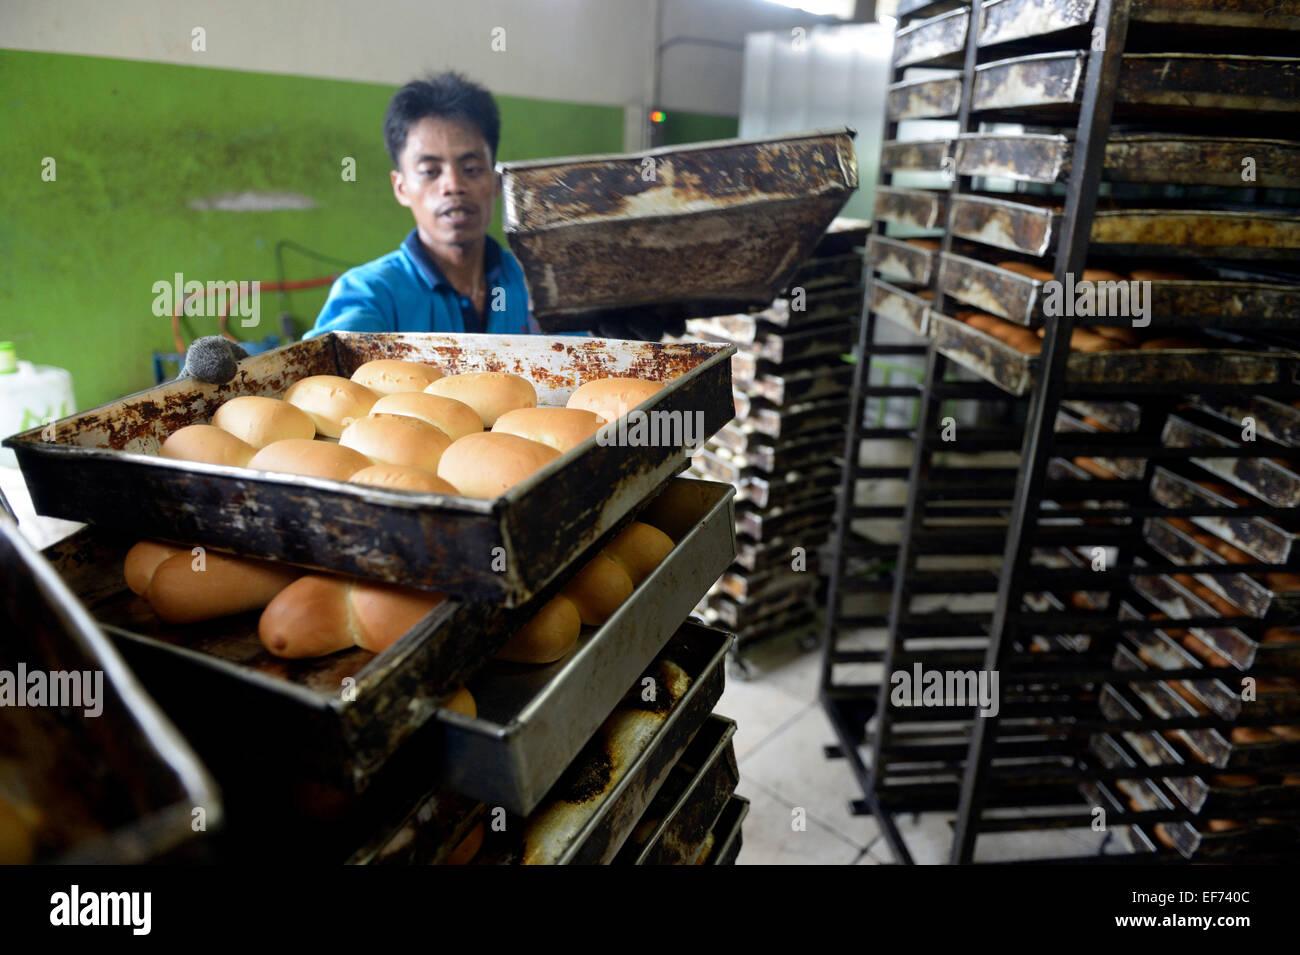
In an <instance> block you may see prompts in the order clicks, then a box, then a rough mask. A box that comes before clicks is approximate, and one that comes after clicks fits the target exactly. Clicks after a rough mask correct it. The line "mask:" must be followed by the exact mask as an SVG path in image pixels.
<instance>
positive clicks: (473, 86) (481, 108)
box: [384, 70, 501, 169]
mask: <svg viewBox="0 0 1300 955" xmlns="http://www.w3.org/2000/svg"><path fill="white" fill-rule="evenodd" d="M426 116H435V117H437V118H439V119H452V120H458V121H460V122H463V123H469V124H470V125H471V126H473V127H474V128H475V129H477V130H478V131H479V132H480V133H481V134H482V135H483V138H484V139H485V140H487V144H488V146H489V147H490V148H491V149H492V159H493V160H495V159H496V155H497V143H498V142H499V141H500V139H501V114H500V113H498V112H497V103H496V100H494V99H493V98H492V94H491V93H489V92H488V91H487V90H486V89H484V88H483V87H482V86H480V85H479V84H477V83H475V82H474V81H473V80H470V79H468V78H466V77H465V76H464V75H462V74H460V73H456V72H453V71H451V70H448V71H446V72H445V73H438V74H431V75H429V76H427V77H425V78H424V79H422V80H412V81H411V82H409V83H407V84H406V85H405V86H403V87H402V88H401V89H400V90H398V91H397V95H395V96H394V97H393V98H392V100H391V101H390V102H389V104H388V111H387V112H386V113H385V114H384V142H385V144H386V145H387V146H388V155H389V156H391V157H392V159H393V168H394V169H397V168H400V166H401V162H400V157H401V155H402V150H403V149H405V148H406V134H407V132H408V131H409V130H410V128H411V124H412V123H418V122H419V121H420V120H422V119H424V118H425V117H426Z"/></svg>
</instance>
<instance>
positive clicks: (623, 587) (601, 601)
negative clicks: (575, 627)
mask: <svg viewBox="0 0 1300 955" xmlns="http://www.w3.org/2000/svg"><path fill="white" fill-rule="evenodd" d="M560 593H561V594H562V595H563V596H565V597H567V598H568V599H569V600H571V601H572V602H573V605H574V606H575V607H577V608H578V616H579V618H580V619H581V620H582V622H583V623H585V624H586V625H587V626H589V627H599V626H600V625H601V624H603V623H604V622H605V621H606V620H608V619H609V618H610V617H611V616H613V614H614V611H615V610H617V609H618V608H619V606H620V605H621V604H622V603H623V601H624V600H627V598H628V597H630V596H632V578H631V577H629V576H628V575H627V571H625V570H624V569H623V568H622V567H621V566H619V564H617V563H616V562H615V561H614V560H613V559H612V558H610V557H607V556H605V554H597V555H596V558H595V559H594V560H593V561H591V563H589V564H587V566H586V567H584V568H582V570H580V571H578V573H577V576H575V577H574V578H573V579H572V580H570V581H569V582H568V583H567V584H565V586H564V589H563V590H562V591H560Z"/></svg>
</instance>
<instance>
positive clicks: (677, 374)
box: [5, 332, 735, 606]
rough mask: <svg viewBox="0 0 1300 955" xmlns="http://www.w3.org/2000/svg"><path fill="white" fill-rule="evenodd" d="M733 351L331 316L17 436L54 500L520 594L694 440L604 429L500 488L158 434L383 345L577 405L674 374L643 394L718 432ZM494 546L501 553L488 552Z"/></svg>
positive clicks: (429, 580)
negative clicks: (319, 473)
mask: <svg viewBox="0 0 1300 955" xmlns="http://www.w3.org/2000/svg"><path fill="white" fill-rule="evenodd" d="M733 351H734V348H733V347H732V346H729V345H710V344H706V343H699V342H694V343H686V344H673V345H664V344H659V343H650V342H622V341H618V342H615V341H608V340H605V339H581V338H575V337H559V338H547V337H541V336H531V335H519V336H496V335H438V334H428V335H425V334H374V335H372V334H357V333H340V332H331V333H328V334H326V335H322V336H320V337H318V338H314V339H311V340H308V341H303V342H297V343H295V344H292V345H288V346H286V347H284V348H280V349H276V350H275V351H271V352H264V353H262V354H260V355H255V356H253V357H252V358H248V359H245V360H244V361H242V362H241V363H240V370H239V373H238V374H237V375H236V377H235V379H234V380H233V381H231V382H230V383H229V384H226V385H209V384H204V383H202V382H198V381H196V380H195V379H193V378H186V379H181V380H178V381H172V382H167V383H166V384H163V385H160V386H158V387H157V388H153V389H150V390H148V391H144V392H140V393H139V394H137V395H133V396H131V397H128V398H123V399H120V400H118V401H115V402H112V403H110V404H107V405H104V406H102V407H100V408H96V409H94V410H92V411H86V412H82V413H81V414H77V415H73V416H72V417H69V418H64V419H62V420H60V421H57V422H55V423H54V425H53V426H52V436H53V440H52V441H46V440H44V438H45V436H49V435H50V434H51V427H50V426H45V427H43V428H36V429H33V430H31V431H27V432H24V433H22V434H19V435H15V436H14V437H12V438H9V439H7V440H6V442H5V444H6V445H7V446H10V447H12V448H13V449H14V451H15V452H16V453H17V456H18V461H19V464H20V465H21V467H22V469H23V476H24V478H25V479H26V481H27V486H28V489H29V490H30V491H31V495H32V501H33V504H34V506H35V508H36V511H37V512H38V513H40V514H46V515H50V516H56V517H64V518H68V519H72V520H81V521H88V522H90V523H92V524H99V525H102V526H104V527H109V528H115V529H119V530H123V531H127V532H129V533H131V534H133V535H135V537H136V538H137V539H138V538H140V537H151V538H153V537H156V538H160V539H165V540H173V541H178V542H181V543H185V544H202V545H205V546H211V547H215V548H218V549H223V548H224V549H227V550H232V551H235V552H238V553H244V554H249V555H255V556H259V557H265V558H270V559H273V560H284V561H288V562H290V563H295V564H301V565H303V566H306V567H313V568H320V569H324V570H332V571H338V572H342V573H349V574H357V575H359V576H362V577H374V578H379V579H382V580H387V581H392V582H394V583H400V584H405V585H409V586H413V587H423V588H426V589H437V590H445V591H447V592H450V593H458V594H471V595H476V596H485V597H489V596H490V597H493V598H495V599H497V600H499V601H501V602H503V603H505V604H506V605H507V606H517V605H519V604H521V603H524V602H525V601H527V600H528V599H529V598H530V597H531V596H532V595H533V594H535V593H537V591H539V590H540V589H541V588H542V587H543V586H545V585H546V584H547V582H548V581H549V580H551V579H552V578H553V577H554V576H555V574H556V573H557V572H558V571H559V570H560V569H561V568H562V567H563V566H565V565H566V563H567V562H568V561H569V560H571V559H572V558H573V557H574V556H576V555H577V554H578V553H580V552H581V551H583V550H584V549H586V547H587V546H589V545H590V544H591V542H592V541H593V540H594V539H595V538H596V537H598V536H599V535H600V534H601V533H603V532H604V531H606V530H608V529H610V528H611V527H613V526H614V525H615V524H616V523H617V522H618V521H619V520H620V519H621V518H623V517H624V516H625V515H627V514H628V512H629V511H630V510H631V509H632V508H633V507H634V505H635V504H636V503H637V502H639V501H642V500H644V499H645V497H646V496H647V495H648V494H649V493H650V491H651V490H653V489H654V488H656V487H658V486H659V485H661V484H662V483H663V482H664V481H665V480H667V479H668V478H669V477H671V476H672V475H673V474H675V473H677V472H678V471H680V470H681V469H682V468H683V467H684V465H685V460H686V458H685V452H684V449H682V448H680V447H670V446H660V447H652V446H651V447H637V448H628V447H614V446H611V447H601V446H600V445H599V444H598V442H597V440H596V438H595V437H592V438H589V439H587V441H585V442H583V443H582V444H581V445H579V446H578V447H577V448H574V449H572V450H571V451H569V452H568V453H567V454H565V455H562V456H561V457H560V458H559V459H557V460H556V461H553V462H552V463H551V464H549V465H547V466H546V467H545V468H543V469H542V470H540V471H538V472H537V473H536V474H534V475H532V476H530V477H529V478H528V479H527V480H525V481H523V482H522V483H520V484H518V485H516V486H515V487H513V488H511V489H510V490H509V491H508V492H506V493H505V494H504V495H502V496H501V497H499V498H497V499H495V500H491V501H488V500H474V499H471V498H465V497H459V496H448V495H441V494H414V493H409V492H400V491H389V490H384V489H380V488H373V487H365V486H361V485H352V484H344V483H341V482H337V481H326V480H321V479H319V478H311V477H301V476H297V475H289V474H272V473H269V472H263V471H254V470H250V469H247V468H233V467H225V466H219V465H212V464H199V463H194V462H188V461H176V460H171V459H167V458H161V457H158V456H157V451H158V448H159V447H160V445H161V443H162V441H163V439H164V438H166V437H167V435H169V434H171V433H172V432H173V431H175V430H177V429H179V428H181V427H183V426H185V425H188V424H193V423H196V422H200V421H206V420H207V419H208V418H210V417H211V415H212V413H213V412H214V411H215V410H216V409H217V408H218V407H219V406H220V405H221V404H222V403H223V402H224V401H226V400H227V399H229V398H232V397H235V396H236V395H247V394H261V395H269V396H279V395H281V394H283V392H284V390H285V389H286V388H287V387H288V386H289V385H290V384H291V383H292V382H294V381H296V380H298V379H300V378H303V377H306V376H308V375H317V374H340V375H344V376H348V375H351V373H352V371H353V370H354V369H356V368H357V366H359V365H361V364H362V363H364V362H366V361H369V360H370V359H373V358H379V357H390V358H404V359H411V360H418V361H426V362H429V363H431V364H434V365H437V366H438V367H440V368H442V369H443V370H444V371H446V372H457V373H459V372H467V371H510V372H514V373H516V374H520V375H522V376H524V377H525V378H528V379H529V380H530V381H532V382H533V384H534V386H535V387H536V389H537V392H538V401H539V403H540V404H543V405H559V406H563V404H564V403H565V401H566V400H567V399H568V396H569V394H570V393H571V392H572V390H573V388H574V387H575V386H576V385H577V384H578V383H580V382H582V381H589V380H592V379H594V378H600V377H607V376H611V375H630V376H633V377H650V378H655V379H659V380H668V384H667V385H665V387H664V388H663V389H662V390H661V391H659V392H658V393H657V394H655V395H654V396H652V397H651V398H650V399H648V400H647V401H646V402H645V403H644V408H645V409H648V410H652V411H677V412H680V413H681V414H682V415H687V414H696V413H699V414H700V415H701V416H702V417H701V420H702V424H703V428H704V433H705V435H709V434H712V433H713V432H715V431H717V430H718V429H719V428H721V427H722V425H723V424H725V423H726V422H727V421H728V420H730V419H731V418H732V416H733V414H734V410H735V409H734V404H733V401H732V396H731V379H730V374H729V367H728V360H729V357H730V355H731V353H732V352H733ZM592 488H600V489H601V493H600V494H592V493H591V489H592ZM496 547H501V548H504V553H505V555H506V569H505V570H504V571H501V570H499V569H498V568H499V564H498V563H497V562H495V561H493V560H490V559H489V555H491V554H493V553H500V552H499V551H494V550H493V548H496Z"/></svg>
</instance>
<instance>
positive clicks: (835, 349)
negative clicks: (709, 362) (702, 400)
mask: <svg viewBox="0 0 1300 955" xmlns="http://www.w3.org/2000/svg"><path fill="white" fill-rule="evenodd" d="M802 328H803V326H802V325H801V326H800V329H802ZM693 331H694V333H695V334H696V335H699V336H701V337H711V336H713V335H715V334H716V331H723V332H724V334H725V329H721V328H720V327H717V326H711V325H708V324H706V323H701V324H700V325H698V326H697V327H696V328H695V329H693ZM853 334H854V330H853V325H852V324H851V323H849V322H847V321H844V322H836V323H830V324H824V325H818V326H816V327H814V328H809V329H807V330H797V331H794V330H790V331H784V330H783V331H781V332H777V331H763V330H760V331H758V332H757V334H756V335H755V337H754V339H753V340H752V341H750V342H747V343H745V344H744V345H743V346H741V350H740V351H739V352H738V353H737V355H736V360H733V361H732V374H734V375H736V377H737V380H740V381H745V380H752V378H753V377H754V373H752V372H751V373H746V372H749V367H748V366H745V367H744V368H743V370H740V371H738V370H737V360H739V361H750V362H760V361H767V362H771V363H772V364H773V365H788V364H790V363H791V362H796V361H804V360H806V359H810V358H815V357H817V356H822V355H835V356H838V355H841V354H843V353H845V352H847V351H848V350H849V349H850V348H851V347H852V345H853ZM718 337H721V336H718ZM755 367H757V366H755ZM742 376H743V377H742Z"/></svg>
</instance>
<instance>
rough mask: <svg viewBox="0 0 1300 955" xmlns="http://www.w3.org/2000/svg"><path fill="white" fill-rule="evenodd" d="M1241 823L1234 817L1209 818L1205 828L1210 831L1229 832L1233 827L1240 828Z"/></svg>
mask: <svg viewBox="0 0 1300 955" xmlns="http://www.w3.org/2000/svg"><path fill="white" fill-rule="evenodd" d="M1242 825H1243V824H1242V823H1240V822H1237V821H1236V820H1235V819H1211V820H1210V821H1209V822H1207V823H1206V828H1207V829H1209V830H1210V832H1230V831H1231V830H1233V829H1240V828H1241V827H1242Z"/></svg>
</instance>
